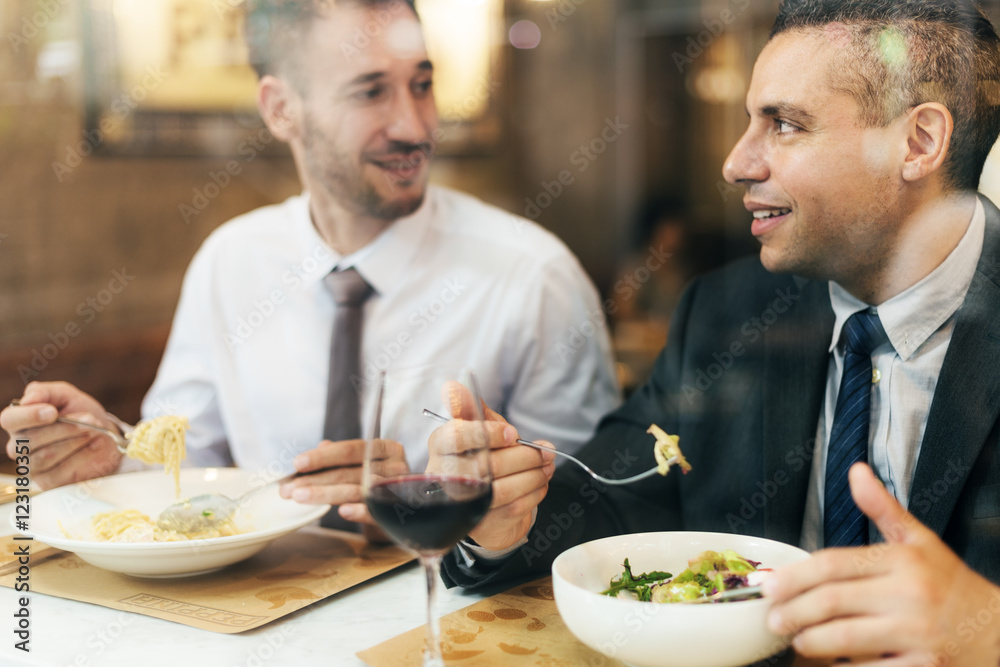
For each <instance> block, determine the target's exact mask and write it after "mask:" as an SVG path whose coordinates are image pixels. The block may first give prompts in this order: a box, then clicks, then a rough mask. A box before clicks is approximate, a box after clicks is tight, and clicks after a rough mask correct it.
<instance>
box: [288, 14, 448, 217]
mask: <svg viewBox="0 0 1000 667" xmlns="http://www.w3.org/2000/svg"><path fill="white" fill-rule="evenodd" d="M386 7H389V8H390V9H387V8H386ZM373 33H374V36H371V35H372V34H373ZM303 42H304V43H303V58H302V68H303V71H302V72H299V73H298V76H296V79H298V80H299V81H300V82H301V83H300V84H299V86H298V88H299V95H300V97H301V110H302V114H301V125H300V127H301V129H300V132H299V136H298V138H297V139H295V140H294V141H293V142H292V143H293V150H297V151H298V152H299V153H300V155H301V163H302V170H303V171H304V172H305V173H303V174H302V178H303V180H304V181H305V185H306V187H307V189H310V190H312V191H314V192H317V191H319V190H322V191H323V192H325V193H326V194H328V195H329V196H330V197H331V198H332V199H333V200H334V201H335V202H336V203H337V204H338V205H339V206H341V207H343V208H344V209H345V210H347V211H349V212H350V213H352V214H354V215H358V216H365V217H371V218H376V219H379V220H386V221H391V220H394V219H396V218H399V217H402V216H405V215H408V214H410V213H412V212H413V211H415V210H416V209H417V208H418V207H419V206H420V204H421V202H422V201H423V197H424V192H425V190H426V187H427V178H428V170H429V168H428V163H429V158H430V155H431V153H432V150H433V144H432V136H433V133H434V131H435V129H436V128H437V110H436V108H435V105H434V94H433V90H432V87H431V86H432V75H433V68H432V66H431V63H430V61H429V60H428V58H427V51H426V49H425V48H424V41H423V35H422V32H421V29H420V23H419V21H418V20H417V17H416V16H415V15H414V13H413V11H412V10H410V9H409V8H408V7H406V6H405V5H404V4H403V3H391V4H389V5H386V6H382V7H378V8H365V7H363V6H360V5H356V4H354V3H332V6H331V7H330V8H329V10H328V11H327V14H326V15H325V16H324V17H323V18H321V19H319V20H317V21H316V22H315V23H314V24H313V26H312V28H311V30H309V32H308V33H307V34H306V35H304V36H303Z"/></svg>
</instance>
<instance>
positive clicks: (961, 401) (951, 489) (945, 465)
mask: <svg viewBox="0 0 1000 667" xmlns="http://www.w3.org/2000/svg"><path fill="white" fill-rule="evenodd" d="M981 199H982V201H983V207H984V208H985V210H986V236H985V239H984V243H983V254H982V257H980V260H979V265H978V266H977V267H976V273H975V275H974V276H973V278H972V284H971V285H970V287H969V293H968V294H967V295H966V297H965V302H964V303H963V304H962V306H961V308H959V310H958V312H957V313H956V315H955V318H956V319H955V330H954V332H953V333H952V338H951V343H950V344H949V345H948V352H947V354H946V355H945V360H944V365H943V366H942V368H941V374H940V376H939V378H938V382H937V387H936V388H935V390H934V399H933V401H932V402H931V408H930V413H929V415H928V418H927V428H926V430H925V432H924V438H923V443H922V445H921V449H920V458H919V460H918V461H917V467H916V470H915V471H914V474H913V484H912V486H911V489H910V503H909V504H910V511H911V512H912V513H913V515H914V516H916V518H917V519H918V520H920V521H921V522H922V523H923V524H925V525H926V526H927V527H929V528H930V529H931V530H933V531H935V532H936V533H938V534H939V535H940V534H943V533H944V530H945V528H946V527H947V525H948V521H949V519H950V518H951V514H952V512H953V511H954V509H955V503H956V502H957V501H958V497H959V495H960V494H961V493H962V489H963V487H964V485H965V481H966V479H967V478H968V475H969V473H970V472H971V470H972V465H973V464H974V463H975V461H976V459H977V458H978V457H979V453H980V451H981V450H982V448H983V445H984V444H985V441H986V437H987V435H988V434H989V432H990V430H991V429H992V428H993V425H994V424H995V423H996V420H997V416H998V414H1000V372H998V368H1000V287H998V285H1000V276H998V273H1000V272H998V267H1000V211H998V210H997V208H996V207H995V206H993V204H992V203H991V202H989V200H987V199H985V198H981Z"/></svg>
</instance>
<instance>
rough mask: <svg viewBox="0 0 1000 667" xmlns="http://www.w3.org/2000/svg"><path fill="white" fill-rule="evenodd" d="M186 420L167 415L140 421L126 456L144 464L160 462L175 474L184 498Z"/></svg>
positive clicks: (177, 485)
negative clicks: (183, 461)
mask: <svg viewBox="0 0 1000 667" xmlns="http://www.w3.org/2000/svg"><path fill="white" fill-rule="evenodd" d="M187 428H188V420H187V417H178V416H176V415H165V416H163V417H156V418H154V419H151V420H149V421H141V422H139V423H138V424H137V425H136V427H135V430H134V431H133V432H132V437H131V439H130V440H129V445H128V448H127V449H126V450H125V455H126V456H128V457H129V458H133V459H136V460H138V461H142V462H143V463H159V464H162V465H163V469H164V471H165V472H166V473H167V474H173V476H174V486H175V488H176V493H177V496H178V497H180V495H181V461H182V460H184V457H185V456H186V455H187V450H186V448H185V446H184V434H185V432H186V431H187Z"/></svg>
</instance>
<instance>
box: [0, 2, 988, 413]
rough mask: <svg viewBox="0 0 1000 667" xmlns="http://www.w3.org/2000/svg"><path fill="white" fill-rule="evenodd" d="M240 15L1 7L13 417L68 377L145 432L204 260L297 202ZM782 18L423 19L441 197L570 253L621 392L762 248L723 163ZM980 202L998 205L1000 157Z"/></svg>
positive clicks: (2, 389) (632, 12) (560, 9)
mask: <svg viewBox="0 0 1000 667" xmlns="http://www.w3.org/2000/svg"><path fill="white" fill-rule="evenodd" d="M239 4H240V3H239V1H238V0H80V1H75V0H74V1H70V0H6V1H5V2H3V3H0V35H3V36H4V41H5V42H6V44H5V45H4V46H3V47H2V48H0V154H2V155H3V156H4V159H3V160H2V161H0V202H2V206H0V258H2V260H0V284H2V289H0V369H2V372H0V395H2V396H4V397H6V398H5V399H4V400H9V399H12V398H15V397H17V396H19V395H20V394H21V392H22V390H23V387H24V385H25V384H26V383H27V382H29V381H31V380H60V379H61V380H68V381H71V382H73V383H75V384H77V385H78V386H80V387H81V388H83V389H84V390H86V391H87V392H89V393H91V394H93V395H94V396H96V397H98V398H99V399H100V400H101V401H102V402H103V403H104V404H105V405H106V406H107V407H108V409H109V410H110V411H112V412H114V413H115V414H117V415H119V416H120V417H121V418H122V419H124V420H125V421H128V422H134V421H136V420H137V419H138V418H139V403H140V400H141V398H142V396H143V394H144V392H145V391H146V389H147V388H148V387H149V385H150V383H151V381H152V379H153V376H154V374H155V371H156V368H157V364H158V361H159V358H160V355H161V353H162V351H163V347H164V344H165V341H166V338H167V335H168V333H169V329H170V323H171V317H172V314H173V311H174V307H175V305H176V303H177V299H178V295H179V290H180V286H181V280H182V277H183V275H184V271H185V268H186V267H187V265H188V263H189V262H190V260H191V258H192V256H193V254H194V252H195V251H196V249H197V248H198V247H199V245H200V244H201V242H202V241H203V240H204V239H205V238H206V236H207V235H208V234H209V233H210V232H211V231H212V230H213V229H215V228H216V227H218V226H219V225H220V224H222V223H223V222H225V221H226V220H228V219H230V218H232V217H234V216H236V215H238V214H240V213H243V212H246V211H249V210H251V209H253V208H256V207H259V206H262V205H265V204H270V203H275V202H279V201H281V200H283V199H284V198H286V197H288V196H290V195H292V194H294V193H296V192H298V191H299V189H300V185H299V183H298V180H297V178H296V176H295V172H294V167H293V164H292V161H291V158H290V156H289V153H288V151H287V150H286V149H285V148H284V147H283V146H282V145H281V144H280V142H278V141H275V140H274V138H273V137H272V136H271V135H270V134H269V133H268V132H267V131H266V130H265V129H264V128H263V126H262V124H261V122H260V120H259V118H258V116H257V114H256V110H255V106H254V85H255V80H254V77H253V74H252V72H251V70H250V69H249V67H248V66H247V65H246V64H245V61H246V55H245V49H244V46H243V42H242V39H241V30H242V28H241V12H240V7H239ZM776 4H777V2H776V0H615V1H611V0H418V2H417V7H418V10H419V11H420V13H421V16H422V20H423V23H424V26H425V30H426V35H427V40H428V44H429V49H430V52H431V57H432V59H433V60H434V62H435V67H436V74H435V77H436V78H435V90H436V96H437V103H438V108H439V112H440V116H441V119H442V131H441V133H440V141H439V142H438V145H437V147H436V150H437V157H436V158H435V161H434V166H433V171H432V180H433V181H434V182H436V183H439V184H443V185H447V186H449V187H453V188H457V189H460V190H464V191H467V192H470V193H472V194H474V195H476V196H477V197H480V198H481V199H483V200H485V201H487V202H490V203H493V204H496V205H498V206H501V207H502V208H504V209H506V210H508V211H511V212H513V213H516V214H519V215H523V216H525V217H528V218H530V219H533V220H536V221H537V222H538V223H540V224H541V225H543V226H544V227H546V228H548V229H549V230H551V231H552V232H554V233H555V234H557V235H558V236H559V237H560V238H561V239H562V240H563V241H565V243H566V244H568V246H569V247H570V248H571V249H572V251H573V252H574V253H575V254H576V255H577V256H578V257H579V259H580V261H581V263H582V265H583V266H584V268H585V269H586V271H587V272H588V273H589V275H590V276H591V278H592V279H593V281H594V283H595V285H596V286H597V288H598V289H599V290H600V292H601V293H602V295H604V296H605V298H606V299H607V301H605V311H606V312H605V315H606V316H607V317H608V319H609V321H610V324H611V327H612V331H613V334H614V345H615V353H616V355H617V357H618V360H619V373H620V379H621V381H622V384H623V386H624V387H625V389H626V391H628V390H630V389H631V388H633V387H634V386H636V384H637V383H638V382H641V380H642V378H643V377H644V375H645V374H646V373H647V372H648V369H649V365H650V363H651V362H652V359H653V357H654V355H655V353H656V351H658V350H659V349H660V347H661V346H662V344H663V342H664V340H665V336H666V332H667V329H668V325H669V316H670V310H671V308H672V305H673V303H674V301H675V299H676V297H677V295H678V293H679V292H680V290H681V289H682V287H683V285H684V283H685V282H686V281H687V280H688V279H689V278H690V277H691V276H692V275H694V274H696V273H699V272H703V271H707V270H710V269H712V268H713V267H716V266H718V265H720V264H721V263H724V262H726V261H728V260H730V259H732V258H735V257H738V256H741V255H744V254H747V253H752V252H755V250H756V242H755V241H754V240H753V239H752V237H751V235H750V233H749V229H748V227H749V225H748V222H749V216H748V214H747V213H746V211H745V210H744V209H743V206H742V203H741V192H740V191H739V190H737V189H736V188H733V187H732V186H729V185H728V184H726V183H725V181H724V180H723V179H722V177H721V166H722V163H723V160H724V158H725V156H726V155H727V153H728V151H729V149H730V148H731V147H732V146H733V144H734V143H735V141H736V140H737V139H738V138H739V136H740V134H741V133H742V131H743V129H744V128H745V126H746V118H745V113H744V109H743V98H744V94H745V90H746V86H747V83H748V81H749V76H750V72H751V65H752V63H753V60H754V57H755V54H756V53H757V52H758V51H759V49H760V48H761V46H762V44H763V43H764V41H765V40H766V37H767V33H768V28H769V24H770V21H771V20H772V18H773V16H774V11H775V8H776ZM987 8H988V10H989V11H990V12H991V13H992V14H994V15H997V16H1000V2H996V1H991V2H989V3H987ZM372 29H373V30H377V29H378V26H377V25H376V26H372ZM357 38H358V40H359V43H361V42H363V40H364V39H365V36H364V35H361V34H359V35H358V36H357ZM982 189H983V190H984V191H985V192H986V193H987V194H990V193H991V192H992V193H993V194H994V196H996V194H998V193H1000V167H998V166H997V165H996V164H995V162H994V161H993V160H991V162H990V163H989V164H988V165H987V169H986V174H985V175H984V178H983V183H982ZM650 257H660V258H662V257H666V258H667V259H666V260H665V261H663V262H658V263H657V265H658V267H659V268H657V270H655V271H650V270H648V268H647V266H646V260H647V259H649V258H650Z"/></svg>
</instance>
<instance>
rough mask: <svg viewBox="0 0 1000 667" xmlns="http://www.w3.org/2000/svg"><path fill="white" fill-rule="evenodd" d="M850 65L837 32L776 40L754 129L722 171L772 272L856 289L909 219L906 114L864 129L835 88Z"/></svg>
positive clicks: (760, 81)
mask: <svg viewBox="0 0 1000 667" xmlns="http://www.w3.org/2000/svg"><path fill="white" fill-rule="evenodd" d="M844 66H849V60H845V59H844V58H843V57H842V52H841V47H839V46H838V39H837V36H836V35H835V34H833V35H831V34H830V33H828V32H827V33H824V32H822V31H818V30H815V31H791V32H786V33H782V34H780V35H778V36H776V37H775V38H774V39H772V40H771V41H770V42H769V43H768V44H767V46H765V47H764V50H763V51H762V52H761V54H760V57H759V58H758V59H757V64H756V65H755V67H754V72H753V79H752V81H751V84H750V90H749V92H748V93H747V113H748V114H749V116H750V125H749V127H748V128H747V130H746V133H745V134H744V135H743V137H742V138H741V139H740V140H739V142H738V143H737V144H736V146H735V147H734V148H733V150H732V153H730V155H729V157H728V158H727V159H726V163H725V166H724V168H723V173H724V175H725V177H726V180H727V181H729V182H730V183H733V184H736V185H744V186H745V187H746V194H745V196H744V204H745V205H746V207H747V209H748V210H749V211H751V212H752V213H753V216H754V220H753V223H752V225H751V232H752V233H753V235H754V236H755V237H756V238H757V239H758V240H759V241H760V243H761V261H762V263H763V264H764V266H765V267H766V268H767V269H768V270H770V271H774V272H781V273H786V272H787V273H796V274H798V275H802V276H806V277H811V278H817V279H822V280H834V281H836V282H839V283H841V284H842V285H844V286H845V287H848V289H850V286H851V285H853V284H856V283H857V282H858V281H859V280H861V279H863V278H864V277H865V276H874V275H877V274H878V273H879V272H880V271H881V270H883V269H884V267H885V266H887V265H888V263H890V262H891V261H892V259H893V255H894V252H895V251H894V249H895V247H896V240H897V236H898V235H899V234H900V230H901V225H902V224H903V219H904V216H903V215H902V213H901V212H900V209H901V208H902V203H903V202H902V198H903V196H904V193H903V191H902V187H903V180H902V178H901V176H900V164H901V163H902V161H903V159H904V157H905V153H906V150H905V149H906V139H905V118H906V114H904V115H903V116H902V117H901V118H900V119H896V120H894V121H892V122H891V123H890V124H889V125H888V126H887V127H885V128H879V127H873V128H866V127H862V125H861V123H860V122H859V119H858V105H857V103H856V102H855V100H854V99H853V98H852V97H850V96H849V95H848V94H846V93H845V92H842V91H838V90H836V89H834V88H833V87H832V86H831V84H830V77H829V72H830V71H831V70H830V68H831V67H844Z"/></svg>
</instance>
